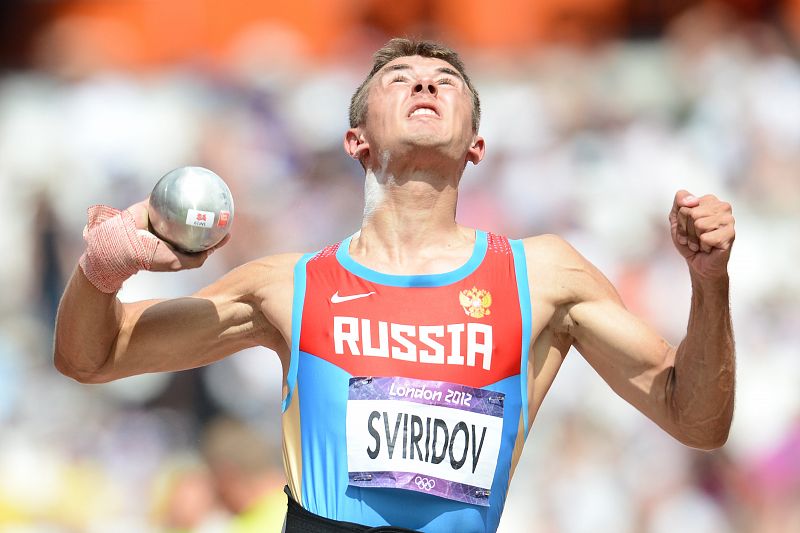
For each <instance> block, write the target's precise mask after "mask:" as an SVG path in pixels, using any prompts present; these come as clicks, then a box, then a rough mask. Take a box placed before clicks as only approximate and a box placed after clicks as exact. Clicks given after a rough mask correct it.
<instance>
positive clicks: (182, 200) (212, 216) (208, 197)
mask: <svg viewBox="0 0 800 533" xmlns="http://www.w3.org/2000/svg"><path fill="white" fill-rule="evenodd" d="M147 211H148V216H149V219H150V225H151V227H152V231H153V233H155V234H156V235H157V236H158V237H160V238H161V239H163V240H165V241H166V242H168V243H170V244H171V245H173V246H174V247H175V248H177V249H179V250H181V251H183V252H186V253H196V252H202V251H203V250H208V249H209V248H211V247H212V246H214V245H216V244H218V243H219V242H220V241H221V240H222V239H223V238H224V237H225V235H227V234H228V233H229V232H230V230H231V225H232V224H233V196H232V195H231V191H230V189H229V188H228V185H227V184H226V183H225V182H224V181H223V180H222V178H220V177H219V176H218V175H217V174H215V173H214V172H212V171H210V170H208V169H207V168H203V167H180V168H176V169H175V170H173V171H171V172H168V173H167V174H165V175H164V176H163V177H162V178H161V179H160V180H159V181H158V183H156V186H155V187H154V188H153V192H152V193H151V194H150V200H149V204H148V210H147Z"/></svg>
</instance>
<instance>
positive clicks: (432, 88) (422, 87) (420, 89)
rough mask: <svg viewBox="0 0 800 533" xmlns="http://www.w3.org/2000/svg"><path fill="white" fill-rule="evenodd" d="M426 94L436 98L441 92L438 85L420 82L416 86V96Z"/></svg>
mask: <svg viewBox="0 0 800 533" xmlns="http://www.w3.org/2000/svg"><path fill="white" fill-rule="evenodd" d="M425 92H428V93H430V95H431V96H436V93H437V92H439V90H438V89H437V88H436V85H435V84H433V83H431V82H430V81H424V82H422V81H420V82H417V84H416V85H414V94H419V93H425Z"/></svg>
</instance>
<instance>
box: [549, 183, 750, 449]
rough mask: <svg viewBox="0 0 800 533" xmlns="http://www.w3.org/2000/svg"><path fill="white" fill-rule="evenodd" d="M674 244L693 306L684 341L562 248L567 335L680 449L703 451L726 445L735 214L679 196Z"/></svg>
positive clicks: (706, 200)
mask: <svg viewBox="0 0 800 533" xmlns="http://www.w3.org/2000/svg"><path fill="white" fill-rule="evenodd" d="M669 220H670V226H671V232H672V239H673V242H674V244H675V247H676V248H677V250H678V252H679V253H680V254H681V255H682V256H683V257H684V258H685V259H686V262H687V264H688V267H689V273H690V278H691V282H692V299H691V309H690V313H689V324H688V327H687V331H686V337H685V338H684V339H683V341H682V342H681V343H680V344H679V345H678V346H677V347H673V346H671V345H670V344H669V343H668V342H667V341H665V340H664V339H663V338H662V337H661V336H660V335H659V334H657V333H656V332H655V331H654V330H653V329H651V328H650V327H649V326H648V325H647V324H645V323H644V322H643V321H642V320H640V319H639V318H637V317H636V316H634V315H633V314H632V313H630V312H629V311H628V310H627V309H626V308H625V306H624V305H623V303H622V301H621V299H620V297H619V295H618V294H617V292H616V291H615V290H614V287H613V286H612V285H611V283H610V282H609V281H608V280H607V279H606V278H605V277H604V276H603V275H602V274H601V273H600V272H599V271H598V270H597V269H596V268H595V267H594V266H593V265H591V264H590V263H589V262H588V261H587V260H586V259H584V258H583V257H581V256H580V254H578V253H577V252H576V251H574V250H573V249H572V248H571V247H569V246H568V245H566V246H565V251H564V252H563V253H564V254H565V256H564V262H565V264H566V265H568V268H566V269H563V268H562V269H561V271H562V272H563V273H564V274H563V276H564V286H565V287H568V292H569V293H570V295H571V298H570V299H569V300H568V303H567V304H566V313H564V315H563V316H564V327H565V328H566V329H567V331H568V333H569V334H570V335H571V336H572V338H573V341H574V345H575V347H576V348H577V349H578V351H580V352H581V354H582V355H583V356H584V357H585V358H586V360H587V361H588V362H589V363H590V364H591V365H592V366H593V367H594V368H595V369H596V370H597V372H598V373H599V374H600V375H601V376H602V377H603V378H604V379H605V381H606V382H608V384H609V385H610V386H611V387H612V388H613V389H614V390H615V391H616V392H617V393H618V394H619V395H620V396H622V397H623V398H624V399H625V400H627V401H628V402H630V403H631V404H632V405H634V406H635V407H636V408H638V409H639V410H640V411H642V412H643V413H644V414H645V415H647V416H648V417H649V418H650V419H652V420H653V421H654V422H656V423H657V424H658V425H659V426H661V427H662V428H663V429H664V430H666V431H667V432H668V433H670V434H671V435H672V436H674V437H675V438H676V439H678V440H679V441H681V442H682V443H684V444H686V445H688V446H692V447H695V448H701V449H713V448H717V447H720V446H722V445H723V444H724V443H725V441H726V440H727V438H728V432H729V430H730V425H731V419H732V417H733V401H734V377H735V364H734V342H733V329H732V325H731V317H730V308H729V303H728V273H727V264H728V258H729V256H730V251H731V246H732V244H733V240H734V220H733V216H732V213H731V207H730V205H729V204H727V203H725V202H721V201H720V200H718V199H717V198H716V197H714V196H704V197H702V198H695V197H693V196H691V195H690V194H689V193H688V192H686V191H679V192H678V193H677V194H676V195H675V201H674V203H673V207H672V210H671V212H670V216H669Z"/></svg>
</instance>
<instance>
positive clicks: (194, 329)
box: [54, 217, 292, 383]
mask: <svg viewBox="0 0 800 533" xmlns="http://www.w3.org/2000/svg"><path fill="white" fill-rule="evenodd" d="M137 218H138V217H137ZM140 224H141V220H138V219H137V224H136V225H137V227H140ZM164 246H166V245H164ZM160 247H161V243H159V248H160ZM156 256H157V258H156V259H154V265H153V267H151V269H152V270H181V269H183V268H192V267H197V266H199V265H200V264H202V262H203V261H204V260H205V254H202V255H201V254H198V255H197V256H185V255H183V254H175V253H172V252H170V251H169V250H168V249H167V248H165V249H162V250H157V252H156ZM170 256H171V258H170ZM280 257H283V256H279V258H275V260H272V259H271V258H269V259H266V260H261V261H254V262H252V263H248V264H246V265H243V266H241V267H239V268H237V269H234V270H233V271H231V272H230V273H228V274H227V275H225V276H223V277H222V278H220V279H219V280H218V281H216V282H215V283H213V284H211V285H209V286H208V287H206V288H204V289H202V290H201V291H199V292H197V293H195V294H194V295H192V296H190V297H185V298H176V299H172V300H145V301H139V302H133V303H122V302H121V301H120V300H119V299H118V298H117V296H116V293H110V294H109V293H104V292H101V291H100V290H98V289H97V288H96V287H95V286H94V285H93V284H92V283H91V282H90V281H89V279H88V278H87V276H86V274H85V273H84V272H83V270H82V269H81V268H77V269H76V270H75V272H74V273H73V275H72V277H71V279H70V280H69V283H68V284H67V288H66V290H65V292H64V296H63V297H62V300H61V303H60V305H59V310H58V315H57V318H56V328H55V344H54V362H55V366H56V368H57V369H58V370H59V371H60V372H62V373H63V374H65V375H67V376H69V377H72V378H74V379H76V380H78V381H80V382H83V383H102V382H107V381H112V380H114V379H118V378H122V377H126V376H132V375H136V374H143V373H148V372H163V371H173V370H183V369H187V368H194V367H197V366H201V365H205V364H209V363H212V362H214V361H217V360H219V359H221V358H223V357H225V356H227V355H230V354H232V353H234V352H237V351H239V350H242V349H245V348H248V347H252V346H257V345H264V346H267V347H270V348H273V349H275V350H277V351H282V350H281V348H282V347H281V346H280V344H281V343H283V340H282V336H281V334H280V333H279V332H278V329H277V328H276V327H275V325H273V322H274V321H275V320H268V319H267V318H266V317H265V315H264V312H263V307H262V305H261V304H262V300H263V297H262V296H261V295H262V294H264V293H265V292H264V290H263V289H264V287H270V286H272V287H273V289H274V290H273V291H272V292H273V293H277V294H283V293H285V292H286V289H287V287H283V286H284V285H288V292H289V293H290V292H291V280H292V278H291V266H290V261H289V260H281V259H280ZM288 259H292V258H291V257H289V258H288ZM286 272H288V273H289V274H288V276H287V275H286ZM166 275H168V274H166ZM275 286H280V288H279V289H275ZM289 301H290V300H289Z"/></svg>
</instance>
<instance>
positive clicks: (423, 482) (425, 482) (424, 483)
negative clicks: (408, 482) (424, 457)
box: [414, 476, 436, 491]
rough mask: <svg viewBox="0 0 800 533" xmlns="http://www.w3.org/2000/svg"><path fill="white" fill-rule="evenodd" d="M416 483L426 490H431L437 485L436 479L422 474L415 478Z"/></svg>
mask: <svg viewBox="0 0 800 533" xmlns="http://www.w3.org/2000/svg"><path fill="white" fill-rule="evenodd" d="M414 483H416V484H417V487H419V488H421V489H422V490H425V491H430V490H431V489H432V488H433V487H435V486H436V480H435V479H429V478H427V477H421V476H417V477H416V478H414Z"/></svg>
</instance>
